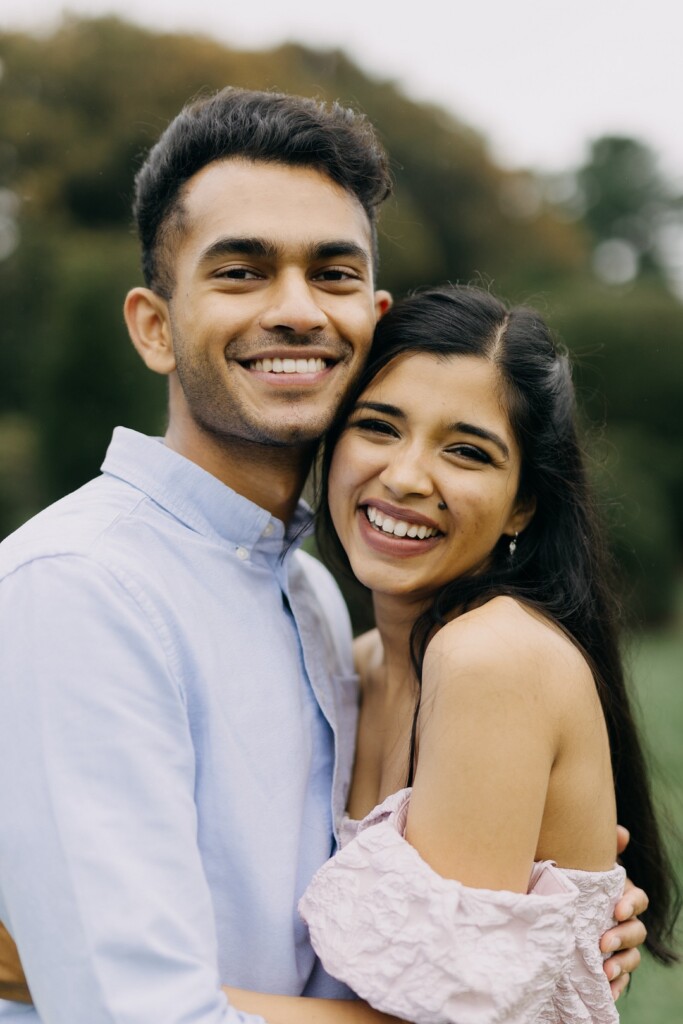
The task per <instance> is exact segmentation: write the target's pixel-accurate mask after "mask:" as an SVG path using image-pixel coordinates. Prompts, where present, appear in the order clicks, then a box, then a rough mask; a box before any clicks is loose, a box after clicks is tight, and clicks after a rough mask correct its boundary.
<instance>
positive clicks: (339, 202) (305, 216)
mask: <svg viewBox="0 0 683 1024" xmlns="http://www.w3.org/2000/svg"><path fill="white" fill-rule="evenodd" d="M181 205H182V220H183V227H184V230H185V233H186V236H187V235H192V236H194V237H195V239H196V240H197V241H198V240H199V239H200V238H201V239H202V240H204V241H206V239H207V237H209V236H213V237H214V238H220V237H226V238H240V237H243V238H252V239H257V238H258V239H262V240H263V241H264V243H265V244H270V245H273V246H278V245H279V246H282V245H289V246H301V247H306V248H309V249H310V248H312V247H313V248H314V247H315V246H319V245H322V244H323V243H325V242H332V241H339V240H342V239H344V240H346V241H348V242H349V243H353V244H356V245H357V246H360V247H362V248H364V249H366V250H367V251H368V253H370V251H371V228H370V222H369V219H368V216H367V214H366V212H365V210H364V209H363V207H362V205H361V204H360V202H359V201H358V199H357V198H356V197H355V196H354V195H353V194H352V193H351V192H348V191H347V190H346V189H344V188H342V187H341V186H340V185H338V184H337V183H336V182H334V181H332V179H331V178H329V177H327V175H325V174H324V173H322V172H321V171H318V170H317V169H316V168H313V167H292V166H289V165H287V164H279V163H271V162H266V161H249V160H244V159H230V160H221V161H214V162H213V163H211V164H208V165H207V166H206V167H203V168H202V169H201V170H200V171H198V172H197V174H195V175H193V177H192V178H190V179H189V181H188V182H187V183H186V185H185V187H184V189H183V193H182V196H181ZM199 248H200V249H201V250H203V249H204V248H205V246H204V245H202V244H200V245H199Z"/></svg>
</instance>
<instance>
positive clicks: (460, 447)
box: [446, 444, 492, 463]
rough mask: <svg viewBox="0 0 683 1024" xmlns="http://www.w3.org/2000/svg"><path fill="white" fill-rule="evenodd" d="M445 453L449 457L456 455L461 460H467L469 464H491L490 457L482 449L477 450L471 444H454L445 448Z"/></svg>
mask: <svg viewBox="0 0 683 1024" xmlns="http://www.w3.org/2000/svg"><path fill="white" fill-rule="evenodd" d="M446 451H447V452H448V454H449V455H457V456H459V457H460V458H461V459H469V460H470V461H471V462H482V463H487V462H491V461H492V459H491V456H490V455H489V454H488V452H485V451H484V450H483V448H477V446H476V445H473V444H456V445H452V446H451V447H450V448H447V449H446Z"/></svg>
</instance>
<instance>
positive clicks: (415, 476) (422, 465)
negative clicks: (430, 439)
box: [379, 446, 434, 498]
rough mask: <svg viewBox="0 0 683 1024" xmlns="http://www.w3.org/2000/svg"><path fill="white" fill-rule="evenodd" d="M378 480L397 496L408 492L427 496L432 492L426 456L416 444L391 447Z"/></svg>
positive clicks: (405, 494)
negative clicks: (408, 446)
mask: <svg viewBox="0 0 683 1024" xmlns="http://www.w3.org/2000/svg"><path fill="white" fill-rule="evenodd" d="M379 480H380V483H382V484H383V485H384V486H385V487H386V488H387V490H389V491H391V492H392V494H394V495H395V496H396V497H397V498H402V497H406V496H407V495H409V494H419V495H421V496H423V497H428V496H429V495H430V494H433V492H434V482H433V480H432V476H431V473H430V471H429V464H428V459H427V456H426V454H425V453H424V451H423V450H422V449H421V448H418V447H417V446H414V447H410V448H402V449H400V450H399V449H398V448H394V449H392V450H391V451H390V452H389V454H388V458H387V463H386V465H385V467H384V469H383V470H382V472H381V473H380V474H379Z"/></svg>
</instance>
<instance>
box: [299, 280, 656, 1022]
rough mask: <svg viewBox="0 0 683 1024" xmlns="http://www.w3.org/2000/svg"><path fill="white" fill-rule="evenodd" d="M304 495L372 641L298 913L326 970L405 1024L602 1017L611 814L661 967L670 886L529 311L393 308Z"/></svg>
mask: <svg viewBox="0 0 683 1024" xmlns="http://www.w3.org/2000/svg"><path fill="white" fill-rule="evenodd" d="M324 483H325V484H326V487H325V490H326V494H327V503H326V504H324V505H323V512H322V516H323V521H324V522H325V524H326V526H327V528H328V533H329V535H331V536H332V538H334V539H335V540H336V541H337V542H338V545H339V544H340V545H341V548H342V549H343V556H344V559H345V560H346V562H347V564H348V565H349V566H350V568H351V569H352V571H353V573H354V574H355V576H356V577H357V578H358V579H359V580H360V581H361V582H362V583H363V584H365V586H366V587H368V588H369V589H370V591H371V592H372V597H373V603H374V608H375V615H376V621H377V630H375V631H374V632H373V633H370V634H367V635H366V636H365V637H363V638H361V640H360V641H359V642H358V645H357V649H358V668H359V672H360V676H361V680H362V703H361V709H360V721H359V733H358V747H357V755H356V763H355V768H354V777H353V784H352V788H351V792H350V796H349V805H348V809H349V816H350V818H351V819H355V821H356V823H355V824H354V823H353V821H352V822H350V823H349V824H348V825H347V835H348V837H349V839H350V841H349V842H348V845H346V846H345V848H344V850H343V851H342V852H341V853H340V854H339V855H338V856H337V858H334V859H333V860H332V861H331V862H329V863H328V865H326V866H325V867H323V868H322V869H321V871H320V873H319V875H318V876H317V877H316V879H315V880H314V882H313V883H312V885H311V886H310V887H309V890H308V892H307V894H306V896H305V897H304V900H303V901H302V910H303V913H304V917H305V918H306V919H307V920H308V921H309V925H310V928H311V933H312V938H313V941H314V945H315V946H316V948H317V950H318V952H319V954H320V955H321V958H322V960H323V963H324V964H325V966H326V967H327V968H328V970H330V971H331V973H333V974H335V975H337V976H338V977H341V978H342V979H343V980H344V981H346V982H347V983H348V984H349V985H350V986H351V987H352V988H354V989H355V990H356V991H357V992H358V993H359V994H360V995H361V996H363V997H364V998H366V999H368V1000H369V1001H370V1002H371V1003H372V1005H374V1006H376V1007H378V1008H379V1009H382V1010H384V1011H387V1012H391V1013H395V1014H398V1015H399V1016H404V1017H406V1018H407V1019H410V1020H415V1021H419V1022H423V1021H424V1022H427V1021H443V1020H448V1021H453V1022H456V1021H457V1022H458V1024H466V1022H468V1021H484V1020H486V1021H494V1020H495V1021H498V1020H500V1021H505V1022H508V1024H510V1022H513V1021H519V1022H520V1024H521V1022H528V1021H532V1020H543V1021H578V1020H589V1019H592V1020H599V1021H610V1020H616V1019H617V1014H616V1010H615V1009H614V1006H613V1003H612V1000H611V999H610V994H609V989H608V985H607V982H606V979H605V977H604V975H603V973H602V969H601V961H600V957H599V956H598V954H597V948H598V946H597V943H598V937H599V935H600V934H601V932H602V931H604V929H605V928H606V927H608V926H609V923H610V918H611V913H612V908H613V906H614V902H615V900H616V898H617V897H618V895H619V894H620V892H621V884H622V873H621V869H620V868H618V867H615V865H614V859H615V846H614V834H615V833H614V826H615V822H616V820H617V819H618V820H619V821H620V822H621V823H623V824H624V825H626V826H627V827H629V828H631V827H632V831H633V840H632V842H631V844H630V846H629V847H628V850H627V852H626V855H625V856H624V863H625V866H626V868H627V870H628V873H629V875H631V876H632V877H633V878H634V879H635V880H636V881H637V882H638V884H641V885H643V886H644V887H645V888H646V890H647V891H648V892H649V893H650V896H651V898H652V911H651V913H650V915H649V919H648V920H647V925H648V929H649V937H648V942H647V945H648V947H649V948H650V950H651V952H652V953H653V954H654V955H655V956H656V957H658V959H660V960H661V961H663V962H665V963H666V962H670V961H671V959H672V953H671V950H670V947H669V945H668V942H669V939H670V937H671V928H672V925H673V920H674V917H675V907H676V893H675V885H674V883H673V877H672V874H671V872H670V869H669V866H668V863H667V860H666V856H665V854H664V852H663V849H662V845H661V842H660V839H659V834H658V831H657V824H656V820H655V816H654V812H653V807H652V802H651V799H650V795H649V790H648V783H647V774H646V770H645V765H644V761H643V756H642V752H641V748H640V745H639V742H638V737H637V734H636V730H635V726H634V722H633V718H632V716H631V712H630V710H629V703H628V698H627V693H626V690H625V687H624V679H623V671H622V666H621V663H620V658H619V651H618V646H617V638H616V629H615V615H614V607H613V601H612V598H611V591H610V589H609V585H608V582H607V580H606V577H605V571H604V567H603V557H602V551H601V543H600V539H599V535H598V531H597V529H596V526H595V522H594V517H593V514H592V511H591V507H590V499H589V494H588V490H587V486H586V480H585V470H584V467H583V464H582V456H581V452H580V450H579V447H578V444H577V438H576V430H575V421H574V394H573V388H572V384H571V378H570V370H569V365H568V362H567V359H566V358H565V356H564V355H562V354H561V353H560V352H559V351H558V349H557V347H556V346H555V344H554V343H553V341H552V338H551V337H550V335H549V332H548V330H547V328H546V326H545V324H544V323H543V321H542V320H541V319H540V317H539V316H538V315H537V314H536V313H535V312H533V311H531V310H527V309H523V308H522V309H520V308H518V309H512V310H509V311H508V309H507V308H506V307H505V306H503V305H502V304H501V303H500V302H498V301H497V300H496V299H495V298H493V297H492V296H491V295H489V294H488V293H486V292H482V291H479V290H476V289H469V288H448V289H441V290H432V291H428V292H425V293H423V294H421V295H418V296H416V297H414V298H411V299H408V300H407V301H405V302H403V303H400V304H399V305H397V306H396V307H395V308H394V310H392V311H390V312H389V313H388V314H387V315H386V317H385V318H384V319H383V320H382V321H381V322H380V324H379V326H378V329H377V334H376V340H375V343H374V345H373V350H372V354H371V360H370V363H369V365H368V366H367V367H366V369H365V371H364V374H363V377H362V379H361V380H360V382H359V384H358V387H357V389H356V392H355V396H353V397H352V398H351V400H350V402H349V405H348V407H347V409H346V410H345V413H344V415H343V416H342V418H341V419H340V421H339V424H338V427H337V429H336V430H335V431H333V432H332V433H331V434H330V435H329V437H328V440H327V449H326V454H325V459H324ZM406 786H407V787H410V788H405V789H404V788H403V787H406ZM615 790H616V793H615ZM359 819H364V822H363V824H362V825H360V826H359V825H358V820H359ZM354 837H355V838H354ZM501 837H504V841H501ZM418 855H419V856H418ZM553 862H555V863H556V864H557V867H553V866H552V863H553ZM451 879H457V880H458V881H459V883H462V884H458V883H456V882H452V881H448V880H451ZM490 890H493V891H490ZM528 890H533V891H534V894H533V895H524V894H526V893H527V891H528ZM513 894H515V895H513ZM539 894H544V895H539ZM484 966H485V968H486V969H485V970H484Z"/></svg>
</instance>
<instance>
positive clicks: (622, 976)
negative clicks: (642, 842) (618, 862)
mask: <svg viewBox="0 0 683 1024" xmlns="http://www.w3.org/2000/svg"><path fill="white" fill-rule="evenodd" d="M628 841H629V834H628V831H627V830H626V829H625V828H623V827H622V826H621V825H618V826H617V854H620V853H623V852H624V850H625V849H626V846H627V845H628ZM649 902H650V901H649V899H648V896H647V893H645V892H644V891H643V890H642V889H638V888H637V886H635V885H634V884H633V882H632V881H631V880H630V879H629V878H627V879H626V885H625V886H624V894H623V896H622V897H621V899H620V900H619V902H618V903H617V905H616V907H615V908H614V916H615V918H616V919H617V921H619V922H620V923H619V924H618V925H617V926H616V927H615V928H610V930H609V931H608V932H605V934H604V935H603V937H602V938H601V939H600V949H601V950H602V952H603V953H614V956H610V957H609V959H607V960H605V965H604V970H605V974H606V975H607V977H608V978H609V980H610V988H611V989H612V995H613V997H614V1000H615V1002H616V1000H617V999H618V998H619V996H620V995H621V993H622V992H623V991H624V989H625V988H626V986H627V985H628V983H629V980H630V977H631V974H632V973H633V971H635V970H636V968H637V967H638V965H639V964H640V949H639V948H638V947H639V946H642V944H643V943H644V942H645V936H646V935H647V930H646V928H645V925H644V924H643V923H642V922H641V921H639V920H638V914H642V913H644V912H645V911H646V910H647V906H648V903H649ZM617 951H618V952H617Z"/></svg>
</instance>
